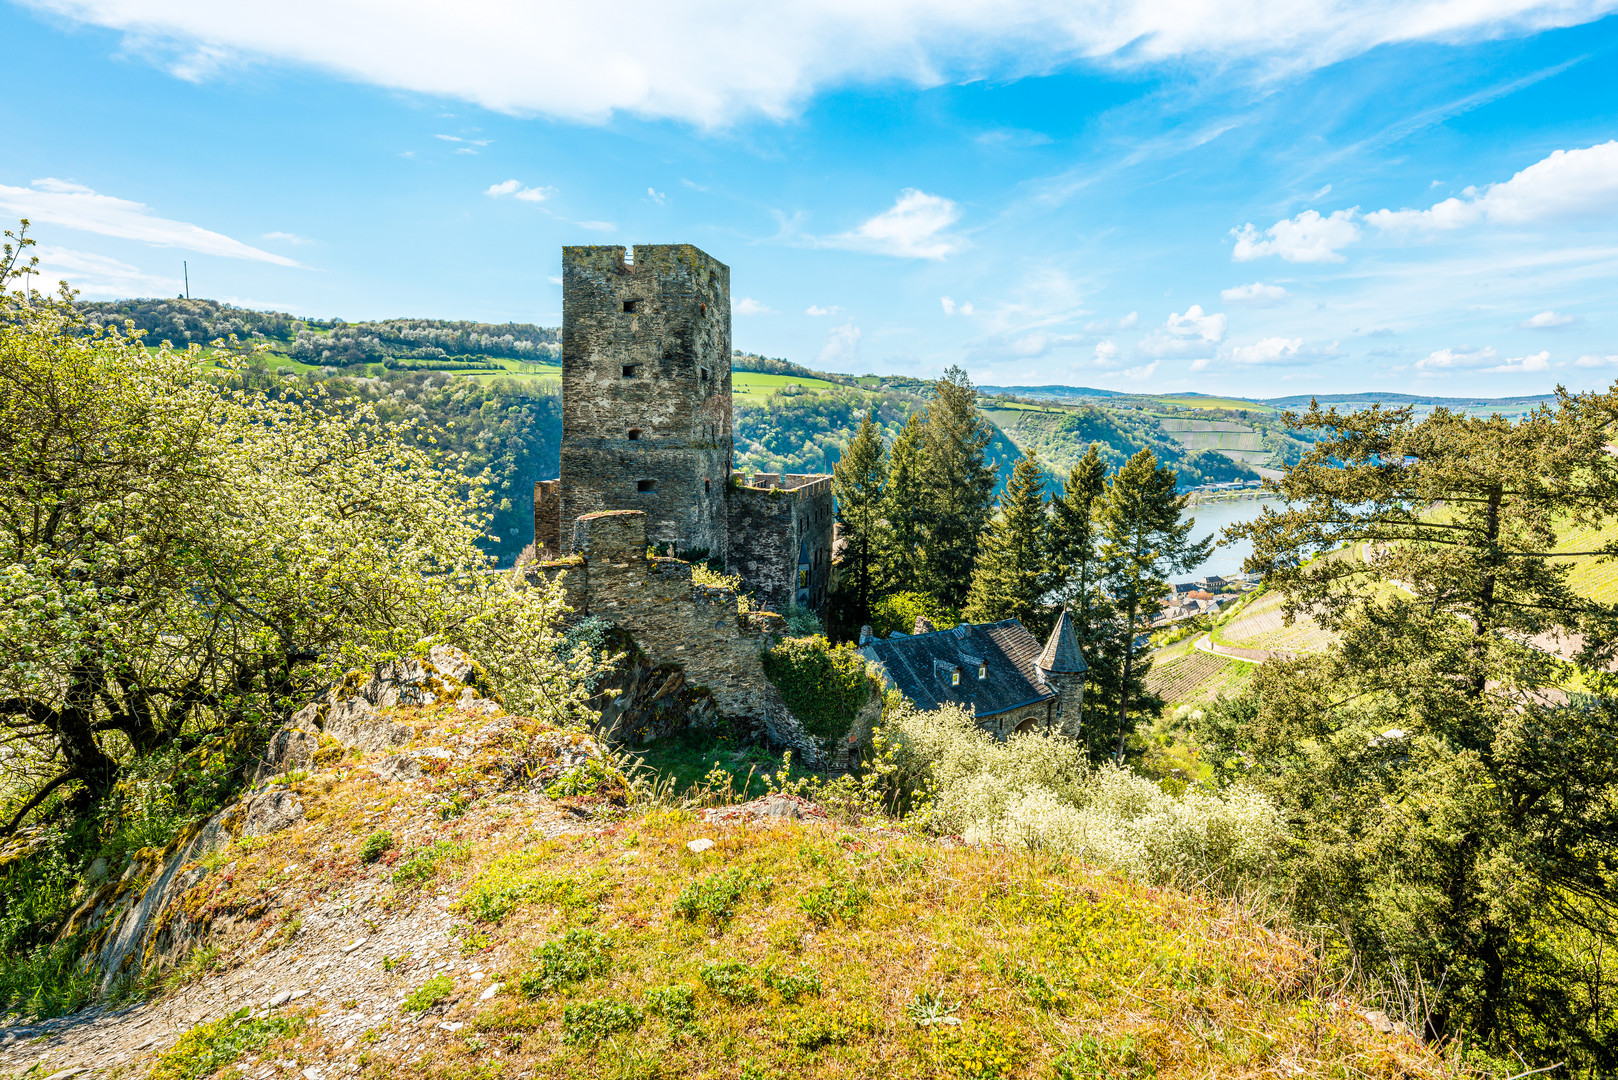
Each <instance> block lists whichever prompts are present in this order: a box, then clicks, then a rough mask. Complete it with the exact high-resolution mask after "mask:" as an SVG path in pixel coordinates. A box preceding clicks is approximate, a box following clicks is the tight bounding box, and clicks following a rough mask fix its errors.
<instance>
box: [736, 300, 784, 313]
mask: <svg viewBox="0 0 1618 1080" xmlns="http://www.w3.org/2000/svg"><path fill="white" fill-rule="evenodd" d="M730 310H731V311H733V312H735V313H736V314H737V315H774V314H775V309H774V308H772V307H769V306H767V305H765V304H762V303H760V302H759V301H757V300H754V299H753V298H752V297H751V296H744V297H742V298H741V299H740V300H738V301H736V303H734V304H732V305H731V309H730Z"/></svg>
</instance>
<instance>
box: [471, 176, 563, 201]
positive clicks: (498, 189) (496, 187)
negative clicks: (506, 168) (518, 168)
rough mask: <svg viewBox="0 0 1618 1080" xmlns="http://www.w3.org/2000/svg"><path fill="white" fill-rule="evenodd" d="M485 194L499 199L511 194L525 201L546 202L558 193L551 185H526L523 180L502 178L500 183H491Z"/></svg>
mask: <svg viewBox="0 0 1618 1080" xmlns="http://www.w3.org/2000/svg"><path fill="white" fill-rule="evenodd" d="M483 194H485V195H489V196H492V197H493V198H496V199H499V198H503V197H505V196H507V195H510V196H511V197H512V198H514V199H521V200H522V201H523V202H544V201H545V200H546V199H548V198H550V197H551V196H552V195H555V194H556V189H555V188H550V187H537V188H536V187H524V186H523V182H522V181H521V180H502V181H500V182H499V183H498V184H490V185H489V188H488V190H487V191H485V192H484V193H483Z"/></svg>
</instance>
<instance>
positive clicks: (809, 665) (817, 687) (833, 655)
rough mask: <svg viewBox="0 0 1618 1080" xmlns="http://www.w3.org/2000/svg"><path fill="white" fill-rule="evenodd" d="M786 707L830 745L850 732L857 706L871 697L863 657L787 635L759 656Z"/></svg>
mask: <svg viewBox="0 0 1618 1080" xmlns="http://www.w3.org/2000/svg"><path fill="white" fill-rule="evenodd" d="M763 660H764V674H766V675H768V676H769V677H770V681H771V682H772V683H774V684H775V687H776V689H777V690H779V691H781V696H782V697H783V698H784V699H786V703H787V707H788V708H789V709H791V710H792V714H793V715H794V716H796V717H797V718H798V722H799V723H801V724H802V725H803V726H804V728H805V729H806V730H808V732H809V734H811V735H813V736H815V737H816V738H817V739H820V740H822V741H823V742H825V743H827V744H831V745H836V744H838V743H840V742H841V741H842V740H843V739H844V738H846V737H847V735H848V730H849V728H850V727H851V726H853V723H854V718H855V717H856V716H858V715H859V711H860V707H861V706H863V705H864V704H865V703H866V702H867V701H869V700H870V698H871V682H870V679H869V678H868V677H867V676H866V674H865V658H864V657H862V656H861V655H860V654H859V653H858V652H857V651H856V650H855V649H854V648H852V647H851V646H848V645H832V644H831V643H830V642H829V641H827V640H826V639H825V638H824V637H821V636H818V635H817V636H815V637H808V638H786V639H785V640H783V641H781V642H779V643H778V644H777V645H776V646H775V647H774V648H772V649H770V651H769V652H766V653H765V654H764V657H763Z"/></svg>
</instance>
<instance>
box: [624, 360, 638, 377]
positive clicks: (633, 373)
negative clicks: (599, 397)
mask: <svg viewBox="0 0 1618 1080" xmlns="http://www.w3.org/2000/svg"><path fill="white" fill-rule="evenodd" d="M639 377H640V365H639V364H625V365H624V378H626V379H635V378H639Z"/></svg>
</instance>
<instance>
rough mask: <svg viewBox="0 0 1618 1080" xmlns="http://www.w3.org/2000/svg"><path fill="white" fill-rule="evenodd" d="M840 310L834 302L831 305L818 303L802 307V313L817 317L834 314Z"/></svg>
mask: <svg viewBox="0 0 1618 1080" xmlns="http://www.w3.org/2000/svg"><path fill="white" fill-rule="evenodd" d="M842 310H843V309H842V308H840V307H838V306H837V305H836V304H833V305H832V306H831V307H821V306H820V305H819V304H810V305H809V306H808V307H806V308H804V309H803V313H804V314H805V315H814V316H815V317H817V318H818V317H819V316H821V315H836V314H837V313H838V312H839V311H842Z"/></svg>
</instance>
